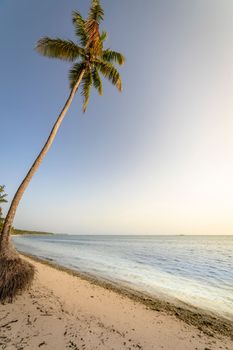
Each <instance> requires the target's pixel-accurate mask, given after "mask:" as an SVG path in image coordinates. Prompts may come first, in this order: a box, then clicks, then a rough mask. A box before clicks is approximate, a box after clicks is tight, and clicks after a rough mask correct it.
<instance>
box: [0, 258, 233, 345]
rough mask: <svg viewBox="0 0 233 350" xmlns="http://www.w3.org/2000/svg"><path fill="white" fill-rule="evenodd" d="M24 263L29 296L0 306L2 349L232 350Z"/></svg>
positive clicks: (166, 317)
mask: <svg viewBox="0 0 233 350" xmlns="http://www.w3.org/2000/svg"><path fill="white" fill-rule="evenodd" d="M24 258H25V257H24ZM26 259H28V260H30V261H31V262H32V263H33V264H34V265H35V266H36V269H37V275H36V279H35V281H34V283H33V286H32V288H31V290H30V291H28V292H26V293H25V294H23V295H22V296H19V297H18V298H17V299H16V301H15V302H14V303H12V304H5V305H1V306H0V345H1V348H2V349H8V350H10V349H12V350H13V349H24V350H26V349H28V350H29V349H30V350H33V349H39V348H40V349H57V350H62V349H76V350H78V349H80V350H81V349H86V350H92V349H93V350H94V349H106V350H107V349H108V350H113V349H114V350H120V349H128V350H130V349H131V350H133V349H145V350H152V349H156V350H160V349H164V350H215V349H228V350H232V349H233V341H232V340H231V339H230V337H226V336H223V335H221V334H219V333H218V332H210V333H209V335H208V334H206V333H208V332H205V333H204V332H202V331H201V330H200V329H198V328H197V327H194V326H193V325H189V324H187V323H186V322H184V321H182V320H180V319H178V318H177V317H175V316H174V315H170V314H168V313H166V312H162V311H156V310H152V309H151V308H150V307H149V306H147V305H145V304H143V303H140V302H138V301H137V300H132V298H129V297H128V296H126V295H121V294H120V293H119V292H116V291H114V290H110V289H107V288H104V287H103V286H101V285H96V284H95V283H92V282H90V281H88V280H85V279H83V278H80V277H77V276H73V275H72V274H69V273H67V272H65V271H60V270H58V269H55V268H54V267H51V266H48V265H46V264H42V263H41V262H38V261H35V260H34V259H33V260H32V259H29V258H26Z"/></svg>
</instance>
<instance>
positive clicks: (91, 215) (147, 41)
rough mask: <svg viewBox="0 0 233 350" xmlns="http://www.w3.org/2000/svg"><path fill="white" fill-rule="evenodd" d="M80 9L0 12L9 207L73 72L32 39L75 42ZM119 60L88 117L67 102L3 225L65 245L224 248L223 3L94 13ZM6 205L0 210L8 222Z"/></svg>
mask: <svg viewBox="0 0 233 350" xmlns="http://www.w3.org/2000/svg"><path fill="white" fill-rule="evenodd" d="M89 3H90V2H89V1H87V0H68V1H67V0H66V1H65V0H59V1H57V0H49V1H36V0H30V1H29V0H20V1H15V0H14V1H13V0H0V42H1V65H0V76H1V84H0V100H1V113H0V125H1V161H0V183H1V184H5V185H6V192H7V193H8V199H9V201H10V200H11V199H12V197H13V195H14V193H15V191H16V189H17V187H18V185H19V184H20V182H21V181H22V179H23V177H24V176H25V174H26V172H27V170H28V169H29V167H30V165H31V164H32V162H33V160H34V159H35V157H36V155H37V154H38V152H39V151H40V149H41V147H42V145H43V143H44V142H45V140H46V138H47V136H48V133H49V131H50V129H51V127H52V125H53V123H54V122H55V120H56V118H57V116H58V114H59V111H60V110H61V108H62V106H63V104H64V103H65V100H66V98H67V97H68V94H69V85H68V71H69V67H70V64H69V63H64V62H62V61H59V60H51V59H48V58H45V57H42V56H39V55H38V54H37V52H36V51H35V50H34V47H35V44H36V42H37V40H38V39H39V38H41V37H43V36H50V37H61V38H64V39H68V38H70V39H72V40H75V37H74V31H73V27H72V22H71V12H72V10H79V11H80V12H82V14H83V15H86V14H87V11H88V6H89ZM101 3H102V5H103V7H104V10H105V21H104V23H103V25H102V28H103V29H106V30H107V31H108V33H109V39H108V41H107V43H106V45H107V47H110V48H112V49H114V50H117V51H120V52H122V53H124V55H125V56H126V64H125V66H124V67H120V68H119V70H120V73H121V75H122V80H123V92H122V94H120V93H119V92H118V91H117V90H116V89H115V88H114V87H112V86H111V85H110V84H109V83H108V82H106V83H104V94H103V96H102V97H99V96H98V95H97V94H96V92H95V91H93V92H92V95H91V100H90V104H89V107H88V110H87V112H86V114H85V115H83V113H82V108H81V103H82V101H81V97H80V96H78V95H77V96H76V97H75V100H74V101H73V104H72V106H71V108H70V110H69V112H68V114H67V116H66V118H65V120H64V122H63V125H62V127H61V129H60V130H59V132H58V135H57V137H56V139H55V141H54V144H53V146H52V148H51V149H50V151H49V153H48V155H47V157H46V159H45V160H44V161H43V163H42V165H41V167H40V169H39V170H38V172H37V174H36V175H35V177H34V178H33V180H32V182H31V183H30V185H29V187H28V189H27V190H26V192H25V194H24V196H23V199H22V201H21V203H20V206H19V208H18V211H17V215H16V218H15V222H14V225H15V226H16V227H18V228H25V229H34V230H44V231H52V232H57V233H71V234H222V235H223V234H233V215H232V212H233V180H232V179H233V137H232V135H233V97H232V96H233V95H232V94H233V26H232V18H233V2H232V1H231V0H222V1H219V0H195V1H193V0H146V1H141V0H118V1H113V0H102V2H101ZM8 206H9V204H8V205H4V212H5V213H6V211H7V208H8Z"/></svg>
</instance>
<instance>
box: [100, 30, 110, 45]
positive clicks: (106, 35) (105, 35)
mask: <svg viewBox="0 0 233 350" xmlns="http://www.w3.org/2000/svg"><path fill="white" fill-rule="evenodd" d="M107 39H108V33H107V32H106V30H103V31H102V33H101V34H100V40H101V41H102V43H103V42H104V41H106V40H107Z"/></svg>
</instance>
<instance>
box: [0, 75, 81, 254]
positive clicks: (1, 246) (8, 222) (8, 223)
mask: <svg viewBox="0 0 233 350" xmlns="http://www.w3.org/2000/svg"><path fill="white" fill-rule="evenodd" d="M83 75H84V70H83V71H82V72H81V74H80V76H79V79H78V81H77V83H76V84H75V86H74V87H73V89H72V90H71V92H70V95H69V97H68V99H67V101H66V103H65V105H64V107H63V109H62V111H61V113H60V115H59V117H58V118H57V120H56V122H55V124H54V126H53V128H52V130H51V132H50V135H49V137H48V139H47V141H46V143H45V145H44V147H43V148H42V150H41V152H40V153H39V155H38V157H37V158H36V160H35V162H34V163H33V165H32V166H31V168H30V170H29V171H28V173H27V175H26V176H25V178H24V180H23V181H22V183H21V185H20V186H19V188H18V190H17V192H16V194H15V196H14V198H13V200H12V202H11V206H10V208H9V210H8V213H7V216H6V218H5V221H4V225H3V228H2V233H1V238H0V253H1V255H4V254H7V256H9V254H11V255H15V254H16V252H15V250H14V248H13V247H12V246H11V244H10V234H11V227H12V224H13V220H14V217H15V213H16V210H17V207H18V205H19V202H20V200H21V198H22V196H23V194H24V191H25V190H26V188H27V186H28V184H29V182H30V180H31V179H32V177H33V175H34V174H35V172H36V171H37V169H38V168H39V166H40V164H41V162H42V160H43V159H44V157H45V156H46V154H47V152H48V150H49V149H50V147H51V145H52V143H53V140H54V138H55V136H56V134H57V132H58V129H59V127H60V125H61V123H62V121H63V119H64V117H65V115H66V112H67V111H68V109H69V107H70V105H71V102H72V100H73V98H74V96H75V93H76V91H77V90H78V87H79V85H80V83H81V81H82V78H83Z"/></svg>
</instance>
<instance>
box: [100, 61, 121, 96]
mask: <svg viewBox="0 0 233 350" xmlns="http://www.w3.org/2000/svg"><path fill="white" fill-rule="evenodd" d="M94 64H95V67H96V68H97V69H99V71H100V72H101V73H102V74H103V76H104V77H105V78H107V79H108V80H109V81H110V82H111V83H112V84H113V85H114V86H116V87H117V89H118V90H119V91H122V81H121V77H120V73H119V72H118V70H117V69H116V68H115V67H114V66H113V65H112V64H111V63H110V62H105V61H101V60H96V61H95V63H94Z"/></svg>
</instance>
